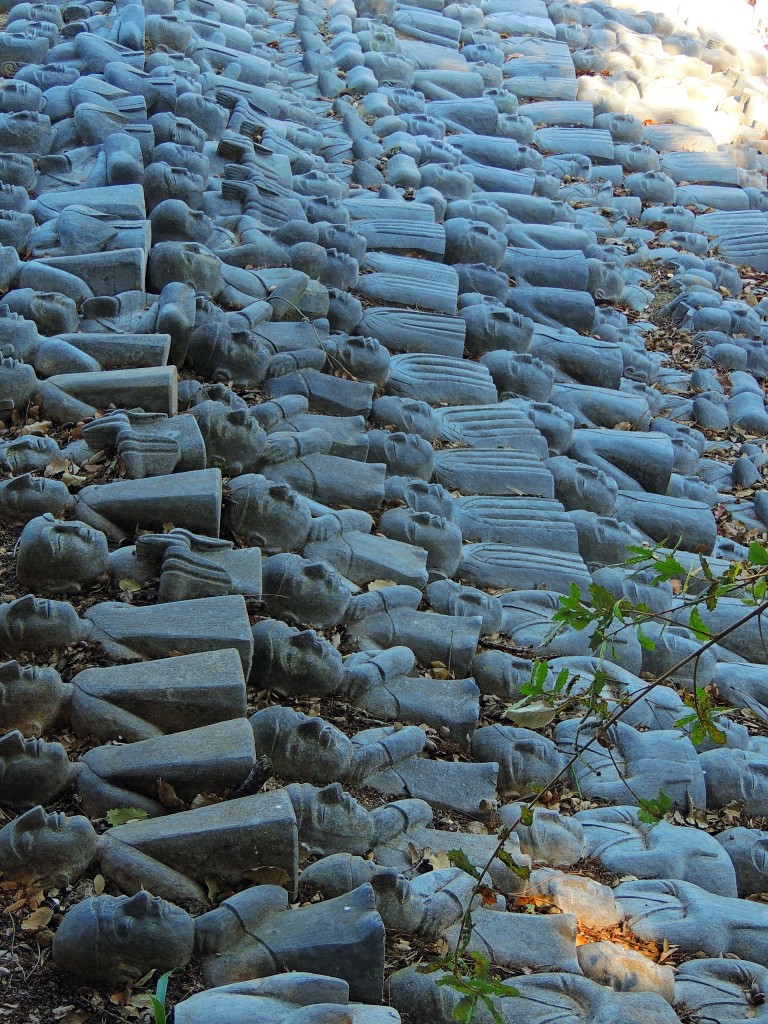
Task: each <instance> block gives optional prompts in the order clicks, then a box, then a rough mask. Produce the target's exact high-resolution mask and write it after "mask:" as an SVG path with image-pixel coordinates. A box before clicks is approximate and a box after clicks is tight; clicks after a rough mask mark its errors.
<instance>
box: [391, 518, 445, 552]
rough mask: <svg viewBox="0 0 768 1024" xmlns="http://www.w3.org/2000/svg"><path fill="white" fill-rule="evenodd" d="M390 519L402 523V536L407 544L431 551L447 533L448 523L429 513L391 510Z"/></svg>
mask: <svg viewBox="0 0 768 1024" xmlns="http://www.w3.org/2000/svg"><path fill="white" fill-rule="evenodd" d="M392 518H393V519H395V518H397V519H399V520H400V521H401V523H402V529H403V534H404V536H405V538H406V540H407V542H408V543H409V544H413V545H415V546H416V547H422V548H426V549H427V551H429V550H431V548H433V547H434V546H435V544H436V543H438V544H439V543H440V540H441V539H442V538H443V537H445V535H446V534H447V533H448V530H449V527H450V523H449V522H448V520H447V519H444V518H443V517H442V516H436V515H433V514H432V513H431V512H414V511H413V509H408V508H405V509H393V510H392Z"/></svg>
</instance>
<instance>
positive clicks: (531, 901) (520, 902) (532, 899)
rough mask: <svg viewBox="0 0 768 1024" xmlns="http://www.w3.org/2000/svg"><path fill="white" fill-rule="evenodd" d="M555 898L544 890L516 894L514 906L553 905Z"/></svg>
mask: <svg viewBox="0 0 768 1024" xmlns="http://www.w3.org/2000/svg"><path fill="white" fill-rule="evenodd" d="M554 905H555V901H554V899H553V898H552V897H551V896H549V895H547V894H546V893H543V892H529V893H526V894H524V895H522V896H516V897H515V899H514V901H513V903H512V906H513V907H553V906H554Z"/></svg>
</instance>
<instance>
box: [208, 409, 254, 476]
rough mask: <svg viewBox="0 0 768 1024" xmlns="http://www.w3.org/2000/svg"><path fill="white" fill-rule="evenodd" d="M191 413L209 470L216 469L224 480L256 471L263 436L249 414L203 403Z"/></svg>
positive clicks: (240, 410) (241, 410) (244, 411)
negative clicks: (224, 477)
mask: <svg viewBox="0 0 768 1024" xmlns="http://www.w3.org/2000/svg"><path fill="white" fill-rule="evenodd" d="M191 413H192V415H193V416H194V417H195V419H196V420H197V424H198V426H199V427H200V433H201V434H202V435H203V442H204V444H205V452H206V456H207V460H208V466H209V467H218V468H219V469H220V470H221V471H222V473H224V474H225V475H227V476H229V475H234V474H237V473H242V472H243V471H244V470H250V469H254V468H255V466H256V463H257V462H258V460H259V456H260V455H261V453H262V452H263V451H264V446H265V444H266V434H265V433H264V431H263V430H262V428H261V426H260V425H259V423H258V421H257V420H255V419H254V418H253V416H251V414H250V413H249V412H246V410H244V409H231V408H229V407H228V406H226V405H223V404H222V403H221V402H202V403H201V404H200V405H197V406H195V407H194V408H193V409H192V410H191Z"/></svg>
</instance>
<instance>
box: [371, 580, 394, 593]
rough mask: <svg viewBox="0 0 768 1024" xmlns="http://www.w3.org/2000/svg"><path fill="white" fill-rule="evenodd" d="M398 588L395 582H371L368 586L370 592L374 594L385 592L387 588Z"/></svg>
mask: <svg viewBox="0 0 768 1024" xmlns="http://www.w3.org/2000/svg"><path fill="white" fill-rule="evenodd" d="M396 586H397V584H396V583H395V581H394V580H371V582H370V583H369V584H368V590H369V592H373V591H375V590H384V589H385V588H386V587H396Z"/></svg>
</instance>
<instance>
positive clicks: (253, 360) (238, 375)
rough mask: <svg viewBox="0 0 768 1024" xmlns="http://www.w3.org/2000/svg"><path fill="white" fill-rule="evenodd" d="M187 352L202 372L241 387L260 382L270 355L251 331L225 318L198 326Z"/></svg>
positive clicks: (203, 374) (212, 378)
mask: <svg viewBox="0 0 768 1024" xmlns="http://www.w3.org/2000/svg"><path fill="white" fill-rule="evenodd" d="M189 355H190V357H191V359H192V362H193V364H194V367H195V370H196V371H197V372H198V373H199V374H200V375H201V376H204V377H207V378H208V379H209V380H211V381H214V382H223V383H227V382H228V381H232V383H233V384H237V385H240V386H242V387H253V386H254V385H256V384H260V383H261V382H262V381H263V380H264V375H265V374H266V372H267V366H268V364H269V359H270V356H269V352H268V351H267V349H266V348H265V347H264V346H263V345H259V344H258V343H257V342H256V340H255V338H254V337H253V336H252V335H251V334H249V333H248V332H247V331H236V330H233V329H232V328H231V327H230V325H229V324H228V323H226V322H220V323H208V324H202V325H201V326H200V327H198V328H197V329H196V330H195V331H194V332H193V334H192V337H191V338H190V342H189Z"/></svg>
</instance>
